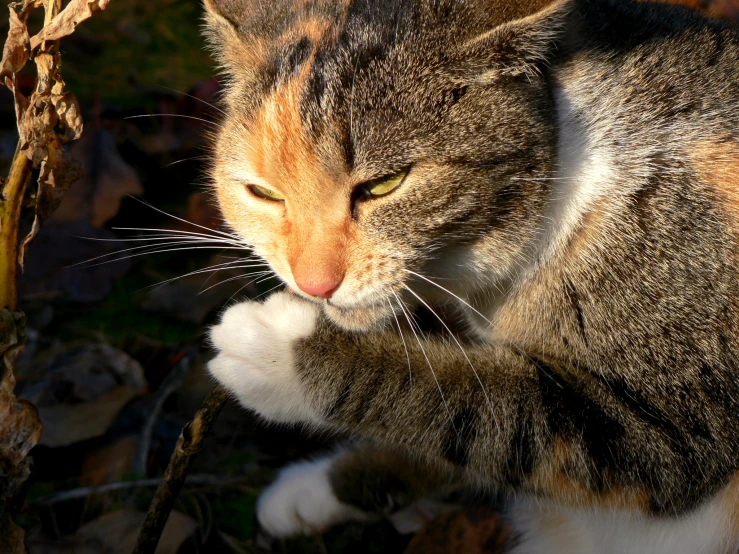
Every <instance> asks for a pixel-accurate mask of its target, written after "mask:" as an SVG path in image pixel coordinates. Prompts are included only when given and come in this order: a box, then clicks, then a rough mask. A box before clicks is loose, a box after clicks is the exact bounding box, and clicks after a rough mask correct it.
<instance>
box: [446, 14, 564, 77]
mask: <svg viewBox="0 0 739 554" xmlns="http://www.w3.org/2000/svg"><path fill="white" fill-rule="evenodd" d="M572 4H573V2H572V1H571V0H559V1H556V2H553V3H552V4H551V5H549V6H548V7H546V8H545V9H543V10H541V11H539V12H537V13H534V14H532V15H529V16H527V17H524V18H522V19H517V20H514V21H509V22H506V23H503V24H502V25H498V26H497V27H494V28H493V29H491V30H490V31H487V32H485V33H483V34H481V35H478V36H476V37H473V38H471V39H469V40H467V41H466V42H465V43H464V44H462V45H461V46H460V48H459V49H457V51H456V52H455V53H454V54H453V56H452V57H453V59H454V63H453V69H452V74H453V76H454V78H455V80H457V79H458V80H460V81H464V82H467V83H469V82H476V83H479V84H484V83H486V82H490V81H493V80H496V79H498V78H500V77H504V76H518V75H535V74H537V73H539V68H540V66H541V65H542V64H546V63H547V61H548V60H549V59H550V58H551V57H552V56H554V55H555V54H556V52H557V49H558V46H559V44H560V43H561V42H562V41H563V40H564V37H565V33H566V30H567V23H568V20H569V18H570V14H571V12H572Z"/></svg>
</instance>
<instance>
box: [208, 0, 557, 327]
mask: <svg viewBox="0 0 739 554" xmlns="http://www.w3.org/2000/svg"><path fill="white" fill-rule="evenodd" d="M546 3H547V2H546V1H545V0H538V1H532V2H528V3H527V2H514V1H508V0H500V1H498V0H477V1H473V0H333V1H331V0H313V1H309V0H269V1H264V0H205V4H206V8H207V10H206V13H207V22H208V26H207V29H208V31H207V32H208V34H209V37H210V39H211V44H212V46H213V48H214V50H215V52H216V55H217V56H218V59H219V60H220V63H221V65H222V66H223V68H224V70H225V73H226V74H227V79H228V83H227V91H226V93H225V111H226V115H225V117H224V118H223V120H222V121H221V127H220V131H219V132H218V135H217V138H216V141H215V148H214V158H213V164H212V172H211V175H212V180H213V183H214V185H215V189H216V191H217V197H218V200H219V204H220V207H221V210H222V211H223V214H224V217H225V219H226V221H227V222H228V224H229V225H230V226H231V227H232V228H233V229H234V230H235V231H236V232H237V233H239V234H240V235H241V236H242V237H243V238H244V240H245V241H246V242H248V243H249V244H250V245H252V246H253V248H254V251H255V252H256V253H257V254H259V255H260V256H262V257H263V258H264V259H265V260H267V261H268V262H269V264H270V266H271V267H272V269H273V270H274V271H275V272H276V273H277V274H278V275H279V276H280V277H281V278H282V279H283V280H284V281H285V282H286V283H287V285H288V286H289V287H290V288H291V289H292V290H293V291H295V292H297V293H299V294H302V295H304V296H306V297H308V298H311V299H313V300H320V301H322V302H323V303H324V307H325V311H326V313H327V315H328V316H329V317H330V318H331V319H333V320H334V321H335V322H336V323H338V324H340V325H342V326H344V327H346V328H354V329H366V328H368V327H369V326H371V325H372V324H373V323H375V322H377V321H379V320H381V319H383V318H384V317H386V316H388V315H390V314H391V313H392V312H391V309H395V310H397V309H398V308H397V305H398V302H400V301H401V300H402V299H405V300H406V301H411V302H413V303H415V302H417V301H419V299H418V298H417V297H415V295H414V292H415V293H416V294H419V295H420V296H421V297H422V298H423V299H424V300H425V301H429V300H432V299H434V297H435V296H436V297H438V298H437V299H434V300H439V299H444V298H446V300H451V299H452V297H451V296H450V293H447V292H444V291H443V290H442V288H441V287H438V286H436V285H433V284H432V283H431V281H433V282H435V283H437V284H438V285H441V286H443V287H444V288H447V289H449V290H450V291H455V294H467V293H469V292H470V291H471V290H472V289H474V288H475V287H486V286H490V285H491V284H492V285H495V281H496V280H500V279H505V278H507V277H509V276H510V273H511V272H512V271H514V268H517V267H520V266H521V264H522V263H523V259H524V258H525V257H526V255H527V250H528V249H530V248H531V247H532V244H533V243H534V242H535V241H536V240H537V230H538V229H539V228H540V226H541V218H542V212H543V205H544V203H545V201H546V195H547V190H546V189H547V182H546V180H545V179H542V177H544V176H546V175H548V174H550V172H551V164H552V159H553V150H554V131H553V125H552V124H551V122H550V119H551V117H550V116H549V115H548V112H549V110H550V108H551V98H550V95H549V93H548V92H547V90H548V87H546V86H544V82H545V79H546V77H545V76H544V75H543V72H542V71H541V70H542V68H543V67H545V64H546V61H547V59H548V58H549V57H550V56H551V55H552V53H553V51H554V50H555V49H556V40H557V36H558V34H559V32H560V30H561V28H562V22H563V20H564V15H563V14H564V12H565V10H563V9H562V7H561V6H560V5H559V4H557V5H555V6H554V7H550V8H546V9H545V10H544V11H542V12H538V13H536V14H535V15H533V16H529V17H523V18H520V17H521V16H526V15H527V14H529V13H532V12H536V11H537V9H538V8H540V7H541V5H542V4H546ZM406 287H410V288H411V289H412V291H413V292H411V291H409V290H408V289H407V288H406ZM391 306H395V308H391Z"/></svg>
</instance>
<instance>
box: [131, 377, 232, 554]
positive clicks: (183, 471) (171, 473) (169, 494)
mask: <svg viewBox="0 0 739 554" xmlns="http://www.w3.org/2000/svg"><path fill="white" fill-rule="evenodd" d="M227 398H228V392H226V390H225V389H224V388H222V387H220V386H217V387H216V388H214V389H213V390H212V391H211V393H210V394H209V395H208V397H207V398H206V399H205V400H204V401H203V404H202V406H200V409H199V410H198V412H197V413H196V414H195V417H194V418H193V420H192V421H191V422H190V423H188V424H187V425H185V427H184V428H183V429H182V433H181V434H180V438H179V440H178V441H177V446H175V449H174V452H173V453H172V457H171V458H170V460H169V465H168V466H167V469H166V471H165V472H164V476H163V477H162V482H161V483H160V484H159V487H158V488H157V492H156V494H155V495H154V500H152V502H151V505H150V506H149V511H148V512H147V514H146V519H145V520H144V524H143V525H142V526H141V531H139V537H138V540H137V541H136V548H134V549H133V554H154V551H155V550H156V547H157V544H159V538H160V537H161V535H162V531H163V530H164V525H165V523H167V518H169V513H170V512H171V511H172V507H173V506H174V503H175V500H177V496H178V495H179V493H180V490H181V489H182V485H183V484H184V482H185V478H186V477H187V474H188V472H189V471H190V468H191V467H192V462H193V459H194V457H195V456H196V455H197V454H198V453H199V452H200V449H201V448H202V443H203V439H204V438H205V437H206V436H207V435H208V432H209V431H210V428H211V426H212V424H213V422H214V421H215V419H216V418H217V417H218V414H219V413H220V412H221V409H222V408H223V405H224V404H225V403H226V399H227Z"/></svg>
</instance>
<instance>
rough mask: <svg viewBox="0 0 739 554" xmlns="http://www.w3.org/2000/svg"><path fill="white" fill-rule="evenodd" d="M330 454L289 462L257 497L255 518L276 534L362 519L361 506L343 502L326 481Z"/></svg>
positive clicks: (317, 530) (306, 531)
mask: <svg viewBox="0 0 739 554" xmlns="http://www.w3.org/2000/svg"><path fill="white" fill-rule="evenodd" d="M331 461H332V459H331V458H321V459H320V460H315V461H311V462H301V463H298V464H295V465H292V466H288V467H286V468H285V469H283V470H282V471H281V472H280V476H279V477H278V478H277V480H276V481H275V482H274V483H272V484H271V485H270V486H269V487H268V488H267V489H266V490H265V491H264V492H263V493H262V495H261V496H260V497H259V501H258V502H257V519H258V520H259V524H260V525H261V526H262V528H263V529H264V530H265V531H267V532H268V533H269V534H270V535H273V536H275V537H289V536H292V535H299V534H306V535H309V534H314V533H320V532H322V531H325V530H326V529H328V528H329V527H331V526H332V525H336V524H337V523H342V522H346V521H352V520H355V521H364V520H366V519H368V516H367V515H366V514H365V513H364V512H362V511H361V510H359V509H357V508H354V507H353V506H349V505H347V504H342V503H341V502H339V500H338V499H337V498H336V496H335V495H334V492H333V490H332V488H331V483H330V481H329V476H328V472H329V468H330V467H331Z"/></svg>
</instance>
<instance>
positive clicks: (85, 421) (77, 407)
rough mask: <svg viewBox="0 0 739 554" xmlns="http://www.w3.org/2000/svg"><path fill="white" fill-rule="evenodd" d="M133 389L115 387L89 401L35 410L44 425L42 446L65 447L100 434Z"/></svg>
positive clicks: (109, 423) (131, 396)
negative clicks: (37, 411)
mask: <svg viewBox="0 0 739 554" xmlns="http://www.w3.org/2000/svg"><path fill="white" fill-rule="evenodd" d="M137 392H138V391H137V389H135V388H133V387H123V386H121V387H116V388H114V389H113V390H111V391H109V392H107V393H105V394H104V395H102V396H100V397H99V398H97V399H96V400H93V401H92V402H87V403H84V404H59V405H57V406H46V407H40V408H39V414H40V415H41V421H43V422H44V435H43V437H42V438H41V442H40V444H41V445H42V446H50V447H59V446H69V445H70V444H74V443H76V442H81V441H83V440H87V439H92V438H95V437H100V436H102V435H104V434H105V433H106V432H107V431H108V429H110V426H111V425H112V424H113V421H115V418H116V416H117V415H118V412H120V411H121V409H122V408H123V407H124V406H125V405H126V404H128V403H129V402H130V401H131V400H132V399H133V398H134V397H135V396H136V394H137Z"/></svg>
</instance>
